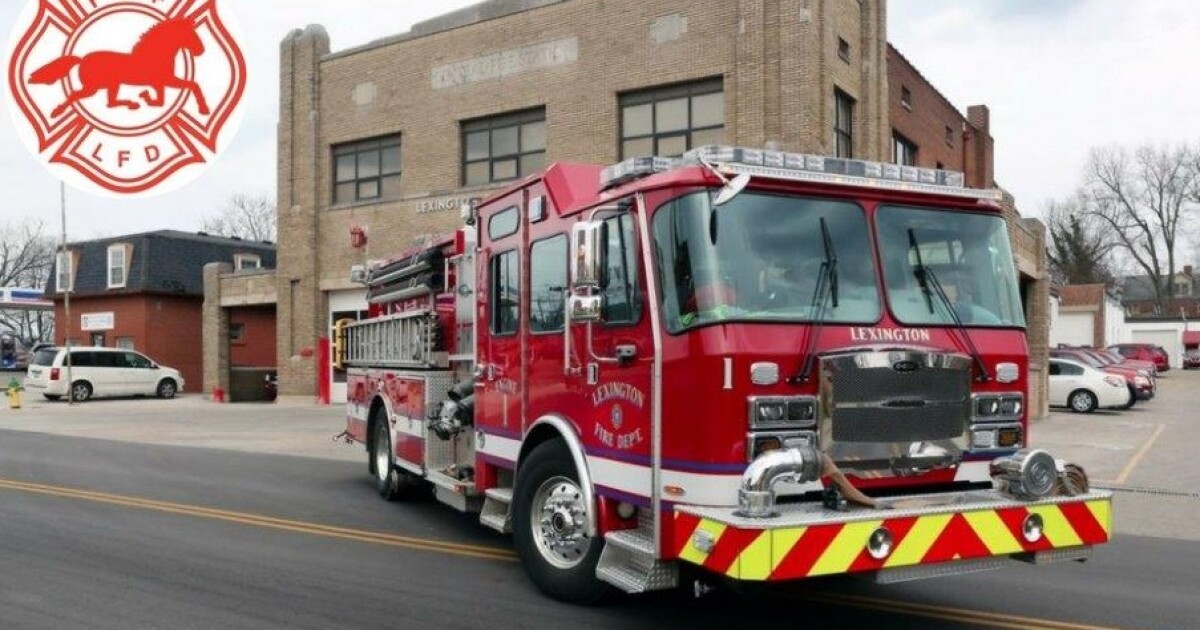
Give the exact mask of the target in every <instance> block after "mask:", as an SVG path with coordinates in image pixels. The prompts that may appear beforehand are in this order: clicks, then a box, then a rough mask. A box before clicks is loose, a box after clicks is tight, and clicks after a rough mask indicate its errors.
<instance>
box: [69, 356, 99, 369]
mask: <svg viewBox="0 0 1200 630" xmlns="http://www.w3.org/2000/svg"><path fill="white" fill-rule="evenodd" d="M92 356H93V355H92V353H91V352H72V353H71V367H93V366H95V365H96V362H95V361H93V360H92ZM64 365H65V364H64Z"/></svg>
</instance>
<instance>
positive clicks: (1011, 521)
mask: <svg viewBox="0 0 1200 630" xmlns="http://www.w3.org/2000/svg"><path fill="white" fill-rule="evenodd" d="M998 513H999V515H1000V520H1002V521H1004V524H1005V526H1007V527H1008V531H1009V533H1011V534H1012V535H1013V538H1016V539H1017V542H1018V543H1021V548H1022V549H1024V550H1025V551H1046V550H1047V549H1053V548H1054V545H1052V544H1050V541H1049V540H1046V537H1045V536H1042V539H1041V540H1039V541H1037V542H1035V543H1031V542H1029V541H1028V540H1025V517H1027V516H1029V510H1027V509H1025V508H1023V507H1019V508H1010V509H1007V510H1000V511H999V512H998Z"/></svg>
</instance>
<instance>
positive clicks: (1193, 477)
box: [0, 369, 1200, 540]
mask: <svg viewBox="0 0 1200 630" xmlns="http://www.w3.org/2000/svg"><path fill="white" fill-rule="evenodd" d="M9 378H11V377H10V376H8V375H4V380H5V381H7V380H8V379H9ZM1197 403H1200V371H1195V370H1193V371H1183V370H1178V369H1176V370H1171V371H1170V372H1168V373H1166V374H1165V375H1163V376H1161V377H1160V378H1159V381H1158V396H1157V398H1155V400H1152V401H1150V402H1147V403H1139V404H1138V405H1136V406H1135V407H1133V408H1132V409H1129V410H1125V411H1105V410H1101V411H1096V412H1094V413H1090V414H1077V413H1072V412H1070V411H1068V410H1065V409H1057V410H1053V412H1052V413H1051V414H1050V415H1049V416H1048V417H1047V418H1045V419H1043V420H1041V421H1038V422H1036V423H1035V424H1034V425H1033V426H1032V427H1031V429H1030V433H1031V439H1032V443H1033V444H1034V445H1035V446H1038V447H1041V448H1045V449H1047V450H1048V451H1050V452H1051V453H1052V454H1053V455H1055V456H1056V457H1059V458H1062V459H1066V460H1069V461H1073V462H1077V463H1079V464H1081V465H1083V466H1084V468H1085V469H1086V470H1087V471H1088V474H1089V475H1090V477H1091V479H1092V482H1093V484H1094V485H1097V486H1103V487H1111V488H1114V489H1116V490H1117V496H1116V501H1117V506H1116V529H1117V531H1118V532H1119V533H1131V534H1132V533H1136V534H1140V535H1149V536H1160V537H1168V538H1182V539H1188V540H1200V529H1197V528H1196V527H1195V525H1194V523H1196V522H1200V466H1197V465H1196V464H1195V461H1194V458H1195V456H1196V455H1195V452H1194V451H1193V450H1192V449H1193V446H1192V445H1193V444H1198V443H1200V414H1198V413H1197V411H1196V405H1197ZM344 427H345V420H344V417H343V415H342V410H341V408H340V407H339V406H333V407H319V406H315V405H310V404H298V403H289V402H283V403H278V404H269V405H219V404H216V403H212V402H210V401H208V400H206V399H204V398H203V397H201V396H199V395H195V394H190V395H186V396H182V397H180V398H177V399H175V400H156V399H134V400H97V401H92V402H88V403H86V404H81V405H75V406H70V405H67V404H66V403H64V402H55V403H51V402H48V401H45V400H42V399H41V398H40V397H34V398H27V399H26V400H25V405H24V408H23V409H21V410H16V411H14V410H11V409H8V407H7V405H5V406H4V408H3V409H2V410H0V429H10V430H17V431H31V432H38V433H47V434H56V435H70V436H74V437H85V438H96V439H104V440H116V441H121V442H134V443H146V444H162V445H172V446H192V447H200V448H218V449H227V450H235V451H244V452H251V453H271V454H286V455H296V456H302V457H317V458H323V459H337V460H343V461H364V455H363V453H362V451H361V449H360V448H359V447H354V446H349V445H346V444H344V443H342V442H336V441H334V439H333V438H334V436H335V435H337V434H339V433H340V432H341V431H342V429H343V428H344Z"/></svg>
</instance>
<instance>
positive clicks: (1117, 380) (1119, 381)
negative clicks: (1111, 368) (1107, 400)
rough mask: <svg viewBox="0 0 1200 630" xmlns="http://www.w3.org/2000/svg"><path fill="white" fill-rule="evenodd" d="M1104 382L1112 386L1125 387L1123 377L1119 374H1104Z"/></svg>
mask: <svg viewBox="0 0 1200 630" xmlns="http://www.w3.org/2000/svg"><path fill="white" fill-rule="evenodd" d="M1104 382H1105V383H1108V384H1109V385H1112V386H1113V387H1125V379H1123V378H1121V377H1120V376H1105V377H1104Z"/></svg>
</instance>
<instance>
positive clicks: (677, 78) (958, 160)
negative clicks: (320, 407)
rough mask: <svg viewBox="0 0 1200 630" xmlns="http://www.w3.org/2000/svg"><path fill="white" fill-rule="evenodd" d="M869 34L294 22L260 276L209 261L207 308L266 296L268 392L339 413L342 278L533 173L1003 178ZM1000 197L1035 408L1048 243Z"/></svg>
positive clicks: (527, 22) (351, 312)
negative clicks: (685, 161) (706, 150)
mask: <svg viewBox="0 0 1200 630" xmlns="http://www.w3.org/2000/svg"><path fill="white" fill-rule="evenodd" d="M886 25H887V15H886V1H885V0H774V1H768V2H763V1H759V0H730V1H728V2H691V1H685V0H661V1H659V2H653V3H646V2H637V1H635V0H608V1H607V2H590V1H587V0H489V1H487V2H484V3H481V4H479V5H475V6H472V7H469V8H466V9H463V10H461V11H457V12H453V13H450V14H447V15H444V16H441V17H438V18H435V19H432V20H429V21H426V22H423V23H419V24H416V25H414V26H413V27H412V28H411V30H409V31H408V32H405V33H400V34H397V35H395V36H392V37H389V38H386V39H382V40H379V41H374V42H370V43H366V44H364V45H359V46H356V47H353V48H347V49H343V50H338V51H334V50H333V49H332V47H331V34H330V33H328V32H326V30H325V29H324V28H323V27H321V26H319V25H310V26H308V27H307V28H304V29H302V30H295V31H293V32H292V33H290V34H288V35H287V36H286V37H285V38H284V39H283V41H282V43H281V46H280V75H279V76H280V88H281V89H280V109H279V116H280V118H279V136H278V160H279V168H278V178H279V180H278V207H279V254H278V267H277V270H276V271H275V275H274V277H273V280H272V279H269V278H265V277H263V278H256V282H257V283H258V284H257V285H255V287H253V288H250V287H248V285H247V284H246V283H245V282H244V281H243V280H241V279H239V278H238V277H236V276H235V275H234V274H222V273H220V270H219V269H213V270H210V271H209V273H206V287H205V290H206V294H207V296H206V297H207V299H208V302H209V303H210V304H213V305H223V304H243V303H246V299H245V296H241V295H240V294H241V293H244V292H246V291H252V292H254V293H255V303H256V304H257V303H258V302H259V301H261V300H263V299H267V298H269V299H270V300H273V301H274V303H275V309H276V317H277V328H276V331H277V345H276V347H277V369H278V374H279V393H280V395H282V396H305V397H313V396H320V397H322V398H326V399H328V400H330V401H332V402H341V401H344V400H345V398H346V391H345V381H346V376H345V374H344V373H340V372H339V371H337V370H335V369H333V367H332V366H331V364H330V362H329V361H328V360H327V357H326V356H325V354H324V353H323V352H322V347H323V342H324V343H327V341H328V339H329V338H330V336H331V327H332V326H333V324H334V322H336V321H338V320H344V319H355V318H359V317H363V316H365V314H366V312H367V311H368V309H369V304H368V296H367V290H366V288H365V286H364V285H363V284H360V283H358V282H356V281H355V280H354V279H352V277H351V271H352V269H353V268H354V267H356V266H362V267H363V268H370V266H371V263H372V262H374V261H379V260H383V259H386V258H388V257H389V256H392V255H394V254H396V253H397V252H400V251H403V250H405V249H408V248H411V247H412V246H413V245H414V244H417V243H421V242H423V241H425V240H427V239H429V238H430V237H432V236H434V235H440V234H445V233H449V232H451V231H452V230H453V229H454V228H455V227H456V226H458V225H459V224H460V223H461V209H462V207H463V206H469V205H472V204H474V203H476V202H478V200H480V199H483V198H486V197H488V196H489V195H490V194H492V193H493V192H496V191H498V190H501V189H502V188H503V187H505V186H508V185H510V184H512V183H513V182H514V181H516V180H519V179H521V178H523V177H525V176H527V175H529V174H532V173H535V172H538V171H540V170H541V169H542V168H543V167H544V166H547V165H549V164H551V163H555V162H585V163H591V164H613V163H617V162H619V161H621V160H623V159H626V158H629V157H634V156H642V155H661V156H678V155H681V154H683V153H684V152H686V151H688V150H690V149H694V148H696V147H700V146H704V145H713V144H724V145H741V146H752V147H771V148H777V149H779V150H781V151H795V152H802V153H808V154H817V155H826V156H835V157H846V158H856V159H863V160H874V161H880V162H895V163H900V164H903V165H908V166H921V167H928V168H937V169H946V170H951V171H961V172H963V173H965V176H966V178H965V183H966V184H967V185H968V186H972V187H977V188H991V187H995V186H998V185H1000V184H1002V182H997V181H995V179H994V176H993V160H992V153H993V139H992V137H991V135H990V132H989V126H990V125H989V112H988V110H987V108H986V107H985V106H973V107H970V108H968V109H967V110H966V114H965V115H964V114H963V113H961V112H960V110H959V109H958V108H957V107H955V106H954V105H953V104H951V103H950V102H949V101H948V100H947V99H946V98H945V97H944V96H942V95H941V94H940V93H939V92H938V91H937V89H936V88H934V87H933V86H932V85H931V84H930V83H929V82H928V81H927V80H926V79H925V78H924V77H923V76H922V75H921V73H920V72H919V71H918V70H917V69H916V68H915V67H914V66H913V65H912V64H911V63H910V62H909V61H908V60H907V59H905V58H904V56H903V55H902V54H901V52H900V51H898V50H896V49H895V48H894V47H892V46H891V45H889V44H888V42H887V28H886ZM333 35H335V36H336V33H334V34H333ZM1004 205H1005V207H1006V218H1007V219H1008V227H1009V237H1010V241H1011V242H1012V246H1013V249H1014V250H1015V251H1014V254H1015V258H1016V261H1017V267H1018V273H1019V280H1020V285H1021V287H1020V289H1021V294H1022V298H1023V299H1024V301H1025V311H1026V312H1025V316H1026V320H1027V321H1028V324H1029V333H1028V339H1029V346H1030V353H1031V356H1030V371H1031V374H1030V381H1031V387H1030V396H1031V399H1030V401H1029V402H1030V404H1029V408H1030V410H1031V411H1032V413H1033V414H1035V415H1036V414H1039V413H1041V411H1042V410H1043V409H1044V406H1045V402H1044V398H1043V397H1042V395H1041V392H1042V391H1043V390H1044V389H1045V373H1044V371H1043V370H1042V368H1041V366H1043V365H1044V364H1045V353H1046V346H1047V335H1048V323H1047V309H1048V295H1049V286H1048V284H1049V283H1048V280H1047V277H1046V273H1045V266H1046V265H1045V254H1044V252H1045V244H1044V243H1045V234H1044V230H1043V228H1042V227H1041V225H1040V224H1039V223H1037V222H1036V221H1032V220H1024V219H1022V218H1021V217H1020V215H1019V214H1018V213H1017V210H1016V208H1015V203H1014V202H1013V200H1011V199H1008V200H1007V202H1006V203H1005V204H1004ZM272 282H273V286H272V287H263V286H259V285H262V284H263V283H268V284H270V283H272ZM263 296H267V298H264V297H263ZM227 317H228V309H226V308H218V307H214V308H210V309H206V311H205V319H206V326H205V331H206V332H205V335H206V338H205V347H206V353H205V365H204V382H205V389H206V390H208V391H211V390H212V389H213V388H214V387H227V386H228V378H229V376H228V373H227V369H224V368H223V367H222V366H227V365H228V364H229V361H228V357H224V358H223V357H222V356H221V354H222V352H223V351H222V350H221V349H222V348H227V347H228V343H226V342H225V340H223V339H221V335H222V334H223V333H222V331H227V330H228V325H221V322H222V321H224V320H225V318H227ZM871 334H872V331H870V330H864V331H862V335H864V338H869V337H870V335H871ZM209 348H212V349H213V350H212V351H208V350H207V349H209Z"/></svg>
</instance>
